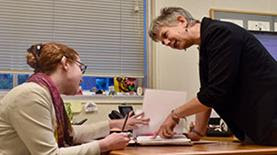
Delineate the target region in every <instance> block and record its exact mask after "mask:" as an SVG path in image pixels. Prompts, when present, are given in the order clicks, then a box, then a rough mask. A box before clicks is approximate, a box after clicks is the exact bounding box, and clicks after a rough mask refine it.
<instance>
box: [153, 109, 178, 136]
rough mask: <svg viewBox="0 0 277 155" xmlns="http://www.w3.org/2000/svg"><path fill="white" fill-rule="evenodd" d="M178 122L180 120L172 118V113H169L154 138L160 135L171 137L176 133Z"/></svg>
mask: <svg viewBox="0 0 277 155" xmlns="http://www.w3.org/2000/svg"><path fill="white" fill-rule="evenodd" d="M177 123H178V122H177V121H176V120H174V119H173V118H172V116H171V114H170V115H168V116H167V118H166V119H165V121H164V122H163V124H162V125H161V126H160V128H159V130H158V131H156V132H155V133H154V137H153V138H155V137H156V136H158V135H159V136H161V137H164V138H171V137H172V136H173V135H174V134H175V132H174V128H175V126H176V125H177Z"/></svg>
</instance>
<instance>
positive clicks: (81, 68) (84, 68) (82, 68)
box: [74, 60, 88, 74]
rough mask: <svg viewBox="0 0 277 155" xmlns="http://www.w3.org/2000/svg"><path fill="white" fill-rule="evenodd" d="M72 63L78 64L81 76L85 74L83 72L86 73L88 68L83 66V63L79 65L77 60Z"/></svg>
mask: <svg viewBox="0 0 277 155" xmlns="http://www.w3.org/2000/svg"><path fill="white" fill-rule="evenodd" d="M74 61H75V62H77V63H78V64H79V67H80V70H81V72H82V74H85V72H86V70H87V68H88V66H87V65H85V64H83V63H81V62H80V61H78V60H74Z"/></svg>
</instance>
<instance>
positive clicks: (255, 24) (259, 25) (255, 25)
mask: <svg viewBox="0 0 277 155" xmlns="http://www.w3.org/2000/svg"><path fill="white" fill-rule="evenodd" d="M248 30H255V31H270V24H269V22H264V21H254V20H249V21H248Z"/></svg>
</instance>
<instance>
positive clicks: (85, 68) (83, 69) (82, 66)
mask: <svg viewBox="0 0 277 155" xmlns="http://www.w3.org/2000/svg"><path fill="white" fill-rule="evenodd" d="M65 57H66V58H67V59H71V58H69V57H67V56H65ZM71 60H72V59H71ZM73 61H75V62H76V63H78V65H79V67H80V70H81V72H82V74H85V72H86V70H87V68H88V66H87V65H85V64H83V63H81V62H80V61H78V60H73Z"/></svg>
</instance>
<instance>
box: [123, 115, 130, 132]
mask: <svg viewBox="0 0 277 155" xmlns="http://www.w3.org/2000/svg"><path fill="white" fill-rule="evenodd" d="M128 118H129V113H127V115H126V117H125V120H124V123H123V126H122V129H121V131H122V132H123V131H124V129H125V126H126V123H127V121H128Z"/></svg>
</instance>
